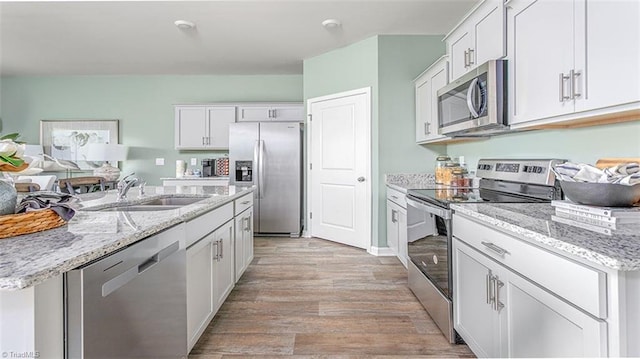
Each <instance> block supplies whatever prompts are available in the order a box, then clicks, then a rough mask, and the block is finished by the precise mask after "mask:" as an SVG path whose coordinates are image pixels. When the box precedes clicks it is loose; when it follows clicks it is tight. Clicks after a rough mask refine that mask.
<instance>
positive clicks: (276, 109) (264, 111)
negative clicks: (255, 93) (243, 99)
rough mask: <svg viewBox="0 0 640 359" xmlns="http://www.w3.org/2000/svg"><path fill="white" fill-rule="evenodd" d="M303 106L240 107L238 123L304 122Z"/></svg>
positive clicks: (269, 105)
mask: <svg viewBox="0 0 640 359" xmlns="http://www.w3.org/2000/svg"><path fill="white" fill-rule="evenodd" d="M304 119H305V115H304V106H302V104H264V105H243V106H239V107H238V122H262V121H277V122H289V121H291V122H304Z"/></svg>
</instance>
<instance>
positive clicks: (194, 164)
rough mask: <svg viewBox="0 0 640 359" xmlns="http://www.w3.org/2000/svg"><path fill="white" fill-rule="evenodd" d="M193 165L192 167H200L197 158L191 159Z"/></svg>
mask: <svg viewBox="0 0 640 359" xmlns="http://www.w3.org/2000/svg"><path fill="white" fill-rule="evenodd" d="M191 165H192V166H197V165H198V159H197V158H195V157H194V158H192V159H191Z"/></svg>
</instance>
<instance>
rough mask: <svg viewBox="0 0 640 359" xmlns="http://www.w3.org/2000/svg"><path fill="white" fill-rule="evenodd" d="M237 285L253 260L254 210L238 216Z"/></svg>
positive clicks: (250, 209)
mask: <svg viewBox="0 0 640 359" xmlns="http://www.w3.org/2000/svg"><path fill="white" fill-rule="evenodd" d="M235 255H236V263H235V265H236V271H235V273H236V283H237V282H238V280H240V277H241V276H242V274H243V273H244V271H245V270H246V269H247V267H249V264H251V261H252V260H253V208H249V209H246V210H245V211H244V212H242V213H240V215H238V216H236V243H235Z"/></svg>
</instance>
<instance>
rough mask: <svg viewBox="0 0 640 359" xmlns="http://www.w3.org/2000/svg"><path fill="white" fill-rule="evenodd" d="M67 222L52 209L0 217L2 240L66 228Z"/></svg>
mask: <svg viewBox="0 0 640 359" xmlns="http://www.w3.org/2000/svg"><path fill="white" fill-rule="evenodd" d="M65 224H66V222H65V221H64V219H62V218H60V216H58V214H57V213H56V212H55V211H53V210H51V209H43V210H39V211H32V212H27V213H20V214H9V215H6V216H0V238H7V237H14V236H19V235H22V234H29V233H36V232H41V231H46V230H48V229H53V228H57V227H60V226H64V225H65Z"/></svg>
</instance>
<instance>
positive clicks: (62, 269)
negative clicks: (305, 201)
mask: <svg viewBox="0 0 640 359" xmlns="http://www.w3.org/2000/svg"><path fill="white" fill-rule="evenodd" d="M253 191H254V188H245V189H243V190H242V191H240V192H237V193H234V194H233V195H229V196H227V197H226V198H225V200H223V201H219V202H214V203H211V204H209V205H208V206H203V207H199V208H194V209H193V210H192V211H188V212H185V213H182V214H180V216H177V217H174V218H172V219H171V220H168V221H164V222H161V223H158V224H157V225H154V226H153V227H150V228H147V229H145V230H142V231H140V232H135V233H133V234H132V235H129V236H127V237H125V238H123V239H122V240H120V241H118V242H116V243H112V244H109V245H107V246H105V247H101V248H99V249H96V250H93V251H91V252H87V253H82V254H79V255H77V256H75V257H74V258H72V259H70V260H67V261H64V262H62V263H60V264H58V265H56V266H55V267H54V268H52V269H48V270H47V269H45V270H41V271H38V272H35V273H33V274H30V275H28V276H22V277H3V278H0V291H14V290H21V289H26V288H30V287H33V286H36V285H38V284H41V283H43V282H45V281H47V280H48V279H51V278H54V277H56V276H58V275H61V274H63V273H66V272H68V271H70V270H72V269H74V268H77V267H79V266H81V265H83V264H86V263H88V262H90V261H93V260H95V259H98V258H100V257H103V256H106V255H108V254H110V253H112V252H114V251H116V250H119V249H121V248H124V247H126V246H129V245H131V244H134V243H136V242H138V241H140V240H142V239H145V238H147V237H149V236H152V235H154V234H156V233H158V232H161V231H164V230H166V229H168V228H170V227H173V226H175V225H177V224H180V223H185V222H187V221H189V220H191V219H193V218H196V217H199V216H201V215H203V214H205V213H207V212H210V211H212V210H215V209H216V208H219V207H222V206H224V205H226V204H228V203H231V202H233V201H234V200H236V199H237V198H240V197H242V196H244V195H246V194H248V193H251V192H253ZM209 198H215V196H210V197H209ZM207 199H208V198H207ZM185 207H188V206H185Z"/></svg>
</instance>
